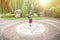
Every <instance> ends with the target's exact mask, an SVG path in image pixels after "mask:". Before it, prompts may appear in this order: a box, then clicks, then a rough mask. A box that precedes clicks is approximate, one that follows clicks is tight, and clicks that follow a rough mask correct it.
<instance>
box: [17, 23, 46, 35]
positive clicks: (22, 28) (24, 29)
mask: <svg viewBox="0 0 60 40" xmlns="http://www.w3.org/2000/svg"><path fill="white" fill-rule="evenodd" d="M45 30H46V28H45V26H44V25H43V24H38V23H32V27H30V26H29V23H23V24H20V25H17V26H16V32H17V33H18V34H22V35H35V34H41V33H43V32H44V31H45Z"/></svg>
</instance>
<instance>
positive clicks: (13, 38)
mask: <svg viewBox="0 0 60 40" xmlns="http://www.w3.org/2000/svg"><path fill="white" fill-rule="evenodd" d="M26 22H28V20H25V21H24V20H5V19H0V40H60V19H58V18H56V19H53V18H50V19H45V20H33V22H34V23H40V24H43V25H46V27H47V29H49V31H47V32H45V33H44V35H43V34H41V35H39V37H36V36H37V35H35V38H34V36H33V37H30V38H29V39H27V38H28V36H26V37H23V38H24V39H23V38H21V37H20V35H19V34H18V33H16V31H15V28H16V25H17V24H22V23H26Z"/></svg>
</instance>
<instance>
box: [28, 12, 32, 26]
mask: <svg viewBox="0 0 60 40" xmlns="http://www.w3.org/2000/svg"><path fill="white" fill-rule="evenodd" d="M28 18H29V24H30V27H31V26H32V24H31V23H32V11H30V12H29V14H28Z"/></svg>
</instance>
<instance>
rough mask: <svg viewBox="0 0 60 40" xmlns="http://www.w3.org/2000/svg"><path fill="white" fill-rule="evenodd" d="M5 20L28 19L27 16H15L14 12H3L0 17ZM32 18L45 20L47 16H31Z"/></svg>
mask: <svg viewBox="0 0 60 40" xmlns="http://www.w3.org/2000/svg"><path fill="white" fill-rule="evenodd" d="M0 18H2V19H5V20H28V17H25V18H15V17H14V14H5V15H3V16H2V17H0ZM32 19H33V20H45V19H47V17H32Z"/></svg>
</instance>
